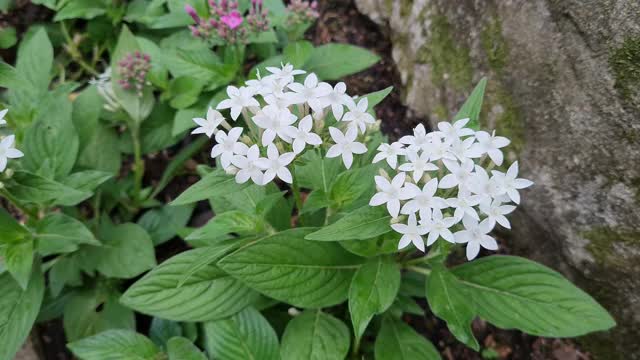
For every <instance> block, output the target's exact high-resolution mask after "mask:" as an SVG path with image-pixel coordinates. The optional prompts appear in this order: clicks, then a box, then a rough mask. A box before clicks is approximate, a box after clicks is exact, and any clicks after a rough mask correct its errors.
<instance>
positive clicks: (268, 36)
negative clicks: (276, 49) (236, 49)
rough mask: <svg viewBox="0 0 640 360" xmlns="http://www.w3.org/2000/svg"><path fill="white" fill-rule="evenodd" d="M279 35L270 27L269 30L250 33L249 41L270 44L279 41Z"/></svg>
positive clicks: (249, 42)
mask: <svg viewBox="0 0 640 360" xmlns="http://www.w3.org/2000/svg"><path fill="white" fill-rule="evenodd" d="M277 42H278V36H277V35H276V32H275V31H273V29H269V30H267V31H261V32H259V33H258V34H257V35H256V34H255V33H253V34H250V35H249V37H248V39H247V43H248V44H270V43H277Z"/></svg>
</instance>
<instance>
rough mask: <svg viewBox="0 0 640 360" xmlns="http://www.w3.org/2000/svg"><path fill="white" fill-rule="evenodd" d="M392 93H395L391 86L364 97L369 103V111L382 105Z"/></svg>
mask: <svg viewBox="0 0 640 360" xmlns="http://www.w3.org/2000/svg"><path fill="white" fill-rule="evenodd" d="M391 91H393V86H389V87H386V88H384V89H382V90H378V91H375V92H372V93H370V94H367V95H365V96H364V97H366V98H367V100H368V102H369V110H371V109H373V107H374V106H376V105H378V104H379V103H381V102H382V100H384V99H385V98H386V97H387V96H388V95H389V94H391Z"/></svg>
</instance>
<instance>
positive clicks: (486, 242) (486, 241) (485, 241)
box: [480, 235, 498, 250]
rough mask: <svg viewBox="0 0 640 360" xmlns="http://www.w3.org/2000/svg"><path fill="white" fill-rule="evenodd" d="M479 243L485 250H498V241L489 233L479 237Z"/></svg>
mask: <svg viewBox="0 0 640 360" xmlns="http://www.w3.org/2000/svg"><path fill="white" fill-rule="evenodd" d="M480 245H482V247H483V248H485V249H487V250H498V243H497V242H496V239H494V238H492V237H491V236H489V235H483V236H482V238H481V239H480Z"/></svg>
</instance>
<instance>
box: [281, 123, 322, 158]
mask: <svg viewBox="0 0 640 360" xmlns="http://www.w3.org/2000/svg"><path fill="white" fill-rule="evenodd" d="M312 126H313V119H312V118H311V115H307V116H305V117H304V118H303V119H302V120H300V122H299V123H298V127H297V128H295V127H293V126H289V127H287V128H286V129H285V134H286V135H287V136H289V137H291V138H293V151H294V152H295V153H296V154H299V153H301V152H302V151H303V150H304V147H305V145H306V144H309V145H313V146H317V145H320V144H322V139H321V138H320V136H318V134H316V133H312V132H311V127H312Z"/></svg>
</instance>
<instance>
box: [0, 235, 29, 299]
mask: <svg viewBox="0 0 640 360" xmlns="http://www.w3.org/2000/svg"><path fill="white" fill-rule="evenodd" d="M0 250H1V251H0V252H1V253H2V257H3V258H4V265H5V266H6V268H7V270H8V271H9V273H10V274H11V276H13V278H14V279H15V280H16V281H17V282H18V284H19V285H20V287H21V288H22V289H26V288H27V285H28V284H29V279H30V278H31V266H32V264H33V241H32V240H29V241H24V242H21V243H15V244H13V243H12V244H9V245H7V246H6V247H4V248H1V249H0Z"/></svg>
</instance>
